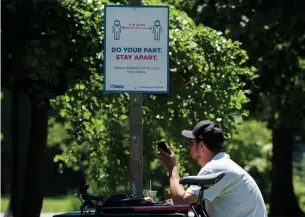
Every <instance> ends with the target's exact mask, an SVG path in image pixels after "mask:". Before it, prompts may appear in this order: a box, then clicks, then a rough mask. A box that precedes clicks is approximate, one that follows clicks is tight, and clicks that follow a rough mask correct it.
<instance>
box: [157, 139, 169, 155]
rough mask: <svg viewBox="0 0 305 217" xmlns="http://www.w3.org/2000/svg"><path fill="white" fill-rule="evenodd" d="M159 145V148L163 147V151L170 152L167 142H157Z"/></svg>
mask: <svg viewBox="0 0 305 217" xmlns="http://www.w3.org/2000/svg"><path fill="white" fill-rule="evenodd" d="M157 145H158V147H159V148H161V149H162V150H163V151H165V152H167V153H169V154H170V152H169V150H168V149H167V146H166V143H165V142H163V141H159V142H157Z"/></svg>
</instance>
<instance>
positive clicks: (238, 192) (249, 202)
mask: <svg viewBox="0 0 305 217" xmlns="http://www.w3.org/2000/svg"><path fill="white" fill-rule="evenodd" d="M182 135H183V136H185V137H186V138H188V140H189V143H188V147H189V151H190V155H191V157H192V159H193V160H194V161H195V162H196V163H198V164H199V165H201V166H202V169H201V170H200V172H199V173H198V176H202V175H205V174H212V173H217V172H224V173H225V176H224V177H223V178H222V179H221V180H220V181H219V182H218V183H216V184H215V185H213V186H212V187H210V188H208V189H207V190H205V192H204V196H203V197H204V199H205V205H206V209H207V212H208V213H209V215H210V216H211V217H224V216H228V217H267V211H266V208H265V203H264V199H263V197H262V194H261V192H260V190H259V187H258V186H257V184H256V182H255V181H254V179H253V178H252V177H251V176H250V175H249V174H248V173H247V172H246V171H245V170H244V169H242V168H241V167H240V166H239V165H237V164H236V163H235V162H234V161H232V160H231V159H230V157H229V155H227V154H226V153H225V152H223V149H224V135H223V132H222V130H221V129H220V127H218V126H217V124H215V123H213V122H212V121H209V120H204V121H201V122H199V123H198V124H197V125H196V126H195V127H194V129H193V130H192V131H188V130H183V131H182ZM158 150H159V152H158V158H159V160H160V162H161V164H163V165H164V166H165V167H166V168H167V169H168V172H169V182H170V192H171V196H172V200H173V202H174V204H191V203H194V202H196V201H197V198H198V195H199V190H200V187H199V186H190V187H189V188H188V189H187V190H186V191H185V190H184V187H183V186H182V185H180V184H179V181H180V176H179V173H178V163H177V159H176V157H175V154H174V152H173V151H172V150H171V149H170V148H169V150H170V153H171V154H168V153H166V152H165V151H163V150H161V149H158Z"/></svg>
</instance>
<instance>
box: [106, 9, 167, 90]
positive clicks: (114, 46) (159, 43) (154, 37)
mask: <svg viewBox="0 0 305 217" xmlns="http://www.w3.org/2000/svg"><path fill="white" fill-rule="evenodd" d="M104 22H105V23H104V27H105V29H104V91H105V92H138V93H168V90H169V78H168V76H169V41H168V40H169V8H168V6H144V5H139V6H135V5H106V6H105V10H104Z"/></svg>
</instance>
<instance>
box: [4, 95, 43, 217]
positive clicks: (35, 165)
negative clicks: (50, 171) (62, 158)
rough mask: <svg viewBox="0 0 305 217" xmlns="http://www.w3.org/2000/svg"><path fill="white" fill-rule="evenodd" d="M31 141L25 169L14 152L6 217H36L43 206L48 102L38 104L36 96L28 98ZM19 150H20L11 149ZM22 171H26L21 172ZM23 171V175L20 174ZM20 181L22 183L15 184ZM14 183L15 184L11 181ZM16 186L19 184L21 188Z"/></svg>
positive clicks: (17, 151)
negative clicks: (9, 198)
mask: <svg viewBox="0 0 305 217" xmlns="http://www.w3.org/2000/svg"><path fill="white" fill-rule="evenodd" d="M29 100H30V111H31V113H30V115H31V122H30V126H29V127H30V139H29V144H28V149H27V152H26V153H24V154H26V157H25V165H22V162H18V161H19V158H18V157H19V150H14V152H13V159H15V160H16V161H14V162H13V171H12V180H13V181H12V192H11V200H10V206H9V210H8V212H7V213H6V215H5V216H13V217H21V216H31V217H39V216H40V211H41V208H42V202H43V156H44V150H45V148H46V144H47V127H48V108H49V101H47V102H46V103H45V104H44V105H41V104H40V100H38V99H37V98H36V97H35V96H30V97H29ZM14 147H16V148H18V149H20V148H21V149H22V147H20V146H19V147H18V146H16V144H15V145H14ZM20 167H24V168H25V169H24V170H23V169H20ZM23 171H24V172H23ZM16 179H21V180H18V181H17V180H16ZM14 180H15V181H14ZM18 183H19V184H20V183H22V186H23V187H21V188H20V185H18Z"/></svg>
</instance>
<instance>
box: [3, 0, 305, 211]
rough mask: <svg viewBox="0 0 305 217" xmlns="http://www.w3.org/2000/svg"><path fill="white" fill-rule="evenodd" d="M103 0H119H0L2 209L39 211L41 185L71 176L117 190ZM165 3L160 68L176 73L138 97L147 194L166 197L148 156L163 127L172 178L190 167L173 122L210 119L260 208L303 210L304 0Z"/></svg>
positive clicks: (125, 127) (125, 158)
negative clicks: (174, 167) (249, 180)
mask: <svg viewBox="0 0 305 217" xmlns="http://www.w3.org/2000/svg"><path fill="white" fill-rule="evenodd" d="M109 3H122V4H125V3H126V2H125V1H112V2H109V1H106V0H90V1H76V0H60V1H35V2H34V1H30V0H23V1H20V3H19V4H16V2H14V1H2V2H1V4H2V11H3V25H2V32H3V34H2V40H3V53H2V54H3V55H2V56H3V58H2V71H3V72H2V91H3V96H2V117H3V118H2V119H1V121H2V137H1V139H2V164H1V165H2V166H1V167H2V186H1V188H2V192H4V193H9V192H11V195H10V198H11V205H10V207H9V208H10V209H9V210H10V212H8V214H12V213H13V214H14V216H20V215H21V213H22V214H23V215H25V214H30V215H31V216H39V212H40V209H41V207H42V197H43V195H45V196H46V195H48V196H54V195H56V194H67V193H70V192H69V191H67V189H75V188H76V187H77V186H78V184H79V183H80V182H81V180H82V179H83V178H85V179H86V180H87V182H88V183H90V184H91V186H92V188H91V190H92V191H93V190H94V191H98V192H103V193H106V194H107V191H106V188H107V189H108V190H109V191H110V193H114V192H116V191H129V179H130V177H129V168H128V167H129V122H128V100H129V94H104V93H103V89H102V83H103V50H102V48H103V22H102V21H103V5H104V4H109ZM143 3H144V4H159V3H160V2H159V1H157V0H151V1H143ZM163 3H166V4H169V5H171V10H170V67H171V68H177V69H178V71H177V72H176V73H172V74H171V75H170V94H168V95H162V94H161V95H144V97H143V117H144V120H143V126H144V127H143V129H144V142H143V143H144V153H143V154H144V161H143V163H144V164H143V165H144V168H143V171H144V186H145V187H148V185H149V180H152V181H153V188H155V189H157V190H158V195H159V199H164V198H166V197H167V196H168V195H167V191H168V180H167V176H166V171H165V170H164V168H163V167H162V166H160V165H159V163H158V161H157V160H156V157H155V155H156V151H155V141H157V140H161V139H163V140H165V141H166V142H167V143H168V144H169V145H170V146H171V147H172V149H174V151H175V152H176V154H177V155H178V157H179V162H180V163H181V167H180V173H181V174H180V175H181V176H186V175H194V174H197V173H198V171H199V169H200V168H199V167H198V165H196V164H195V163H193V162H191V159H190V157H189V155H188V152H187V149H186V141H184V139H183V138H182V137H181V134H180V132H181V129H184V128H190V127H192V126H193V125H194V124H195V123H196V122H197V121H198V120H200V119H204V118H208V119H212V120H214V121H217V122H219V123H220V124H221V126H222V127H223V129H224V131H225V132H226V136H227V138H228V139H227V151H228V153H229V154H230V155H231V158H232V159H233V160H235V161H236V162H237V163H239V164H240V165H241V166H243V167H244V168H245V169H246V170H247V171H249V173H250V174H251V175H252V176H253V177H254V178H255V180H256V181H257V182H258V184H259V186H260V188H261V190H262V193H263V195H264V199H265V202H266V203H267V207H268V209H269V205H270V215H273V216H274V215H282V216H298V215H300V216H301V214H302V212H301V209H303V211H305V187H304V186H305V185H304V183H305V177H304V171H305V165H304V162H305V161H304V153H305V146H304V132H305V131H304V117H305V107H304V103H303V102H304V96H305V95H304V92H305V91H304V90H305V89H304V88H305V82H304V78H305V77H304V75H305V73H304V69H305V59H304V48H305V43H304V39H305V33H304V28H303V27H304V26H305V25H304V24H305V23H304V22H305V14H304V10H303V8H304V6H305V5H304V3H303V2H302V1H297V0H294V1H289V3H288V2H287V1H276V2H275V1H272V2H271V1H259V2H256V1H250V0H242V1H230V2H225V1H212V0H204V1H197V0H189V1H179V0H170V1H165V0H164V2H163ZM15 27H16V28H15ZM17 27H18V28H17ZM53 158H54V162H55V163H53ZM190 162H191V163H190ZM44 169H45V170H47V171H48V172H46V173H45V174H44V177H45V179H42V177H43V173H42V172H43V170H44ZM51 171H52V172H51ZM76 171H78V172H76ZM9 174H12V176H11V177H12V178H9ZM110 174H111V176H110ZM16 177H18V178H17V179H16ZM3 181H4V182H3ZM54 183H55V184H54ZM8 185H10V186H9V187H7V186H8ZM52 188H54V189H53V190H52ZM279 198H281V199H279ZM300 207H301V209H300Z"/></svg>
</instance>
